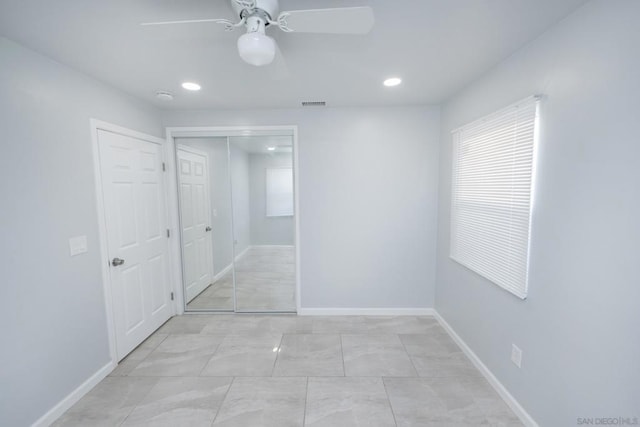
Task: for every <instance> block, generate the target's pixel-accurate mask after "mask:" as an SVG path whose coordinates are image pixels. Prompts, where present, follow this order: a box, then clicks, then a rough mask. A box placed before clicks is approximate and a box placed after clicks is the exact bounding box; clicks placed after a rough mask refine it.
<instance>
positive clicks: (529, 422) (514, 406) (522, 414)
mask: <svg viewBox="0 0 640 427" xmlns="http://www.w3.org/2000/svg"><path fill="white" fill-rule="evenodd" d="M434 315H435V318H436V320H437V321H438V323H440V325H441V326H442V327H443V328H444V330H445V331H447V333H448V334H449V336H450V337H451V338H452V339H453V340H454V341H455V342H456V344H458V346H459V347H460V348H461V349H462V351H463V352H464V354H466V355H467V357H468V358H469V359H471V362H472V363H473V364H474V365H475V367H476V368H478V370H479V371H480V373H481V374H482V375H483V376H484V377H485V378H486V379H487V381H489V384H491V386H492V387H493V388H494V389H495V391H496V392H497V393H498V394H499V395H500V397H501V398H502V400H504V401H505V403H506V404H507V405H509V408H511V410H512V411H513V412H514V413H515V414H516V415H517V416H518V418H520V421H522V423H523V424H524V425H525V426H527V427H538V423H536V422H535V420H534V419H533V418H532V417H531V415H529V413H528V412H527V411H526V410H525V409H524V408H523V407H522V405H520V403H519V402H518V401H517V400H516V399H515V397H513V396H512V395H511V393H509V391H508V390H507V389H506V387H505V386H504V385H502V383H501V382H500V381H499V380H498V379H497V378H496V377H495V375H493V373H492V372H491V371H490V370H489V368H487V366H486V365H485V364H484V363H482V361H481V360H480V358H479V357H478V356H477V355H476V354H475V353H474V352H473V350H471V348H470V347H469V346H468V345H467V343H465V342H464V341H463V340H462V338H460V336H459V335H458V334H457V333H456V331H454V330H453V328H452V327H451V325H449V324H448V323H447V321H446V320H444V318H443V317H442V316H440V314H439V313H438V312H437V311H435V310H434Z"/></svg>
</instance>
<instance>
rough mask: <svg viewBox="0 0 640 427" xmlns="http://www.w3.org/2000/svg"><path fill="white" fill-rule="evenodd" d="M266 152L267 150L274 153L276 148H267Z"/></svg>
mask: <svg viewBox="0 0 640 427" xmlns="http://www.w3.org/2000/svg"><path fill="white" fill-rule="evenodd" d="M267 150H269V151H276V147H267Z"/></svg>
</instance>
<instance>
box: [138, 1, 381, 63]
mask: <svg viewBox="0 0 640 427" xmlns="http://www.w3.org/2000/svg"><path fill="white" fill-rule="evenodd" d="M231 6H232V7H233V10H234V11H235V13H236V15H237V16H238V19H239V20H238V21H237V22H234V21H231V20H229V19H192V20H186V21H165V22H145V23H142V24H140V25H171V24H195V23H203V22H212V23H216V24H223V25H224V26H225V30H226V31H233V30H235V29H236V28H239V27H245V29H246V33H245V34H243V35H242V36H240V38H239V39H238V53H239V54H240V57H241V58H242V59H243V60H244V61H245V62H247V63H249V64H251V65H255V66H262V65H267V64H270V63H271V62H273V59H274V58H275V55H276V50H277V46H276V42H275V41H274V40H273V39H272V38H271V37H269V36H268V35H266V29H267V27H271V26H273V27H278V28H280V30H282V31H284V32H285V33H324V34H367V33H368V32H369V31H371V28H372V27H373V23H374V17H373V11H372V10H371V8H370V7H367V6H365V7H342V8H332V9H308V10H289V11H285V12H280V10H279V7H278V0H231Z"/></svg>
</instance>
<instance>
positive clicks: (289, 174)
mask: <svg viewBox="0 0 640 427" xmlns="http://www.w3.org/2000/svg"><path fill="white" fill-rule="evenodd" d="M266 199H267V216H268V217H269V216H292V215H293V169H291V168H277V169H267V197H266Z"/></svg>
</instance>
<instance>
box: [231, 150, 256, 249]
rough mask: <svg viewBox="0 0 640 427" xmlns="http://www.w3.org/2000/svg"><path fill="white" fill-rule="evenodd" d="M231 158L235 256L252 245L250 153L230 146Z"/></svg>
mask: <svg viewBox="0 0 640 427" xmlns="http://www.w3.org/2000/svg"><path fill="white" fill-rule="evenodd" d="M229 154H230V158H231V194H232V195H233V230H234V233H233V235H234V238H235V256H236V257H237V256H238V255H240V254H241V253H242V252H243V251H244V250H245V249H247V248H248V247H249V246H250V245H251V194H250V184H249V154H248V153H247V152H246V151H243V150H241V149H239V148H238V147H234V146H233V144H231V145H230V147H229Z"/></svg>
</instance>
